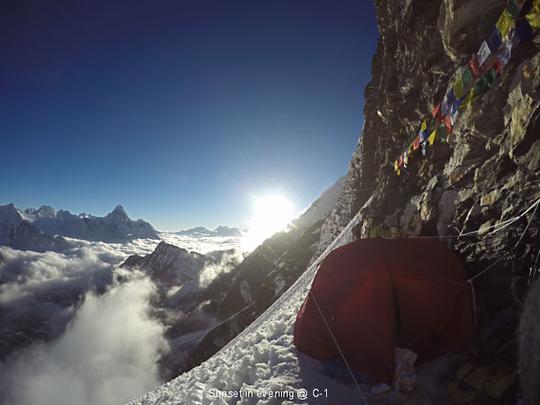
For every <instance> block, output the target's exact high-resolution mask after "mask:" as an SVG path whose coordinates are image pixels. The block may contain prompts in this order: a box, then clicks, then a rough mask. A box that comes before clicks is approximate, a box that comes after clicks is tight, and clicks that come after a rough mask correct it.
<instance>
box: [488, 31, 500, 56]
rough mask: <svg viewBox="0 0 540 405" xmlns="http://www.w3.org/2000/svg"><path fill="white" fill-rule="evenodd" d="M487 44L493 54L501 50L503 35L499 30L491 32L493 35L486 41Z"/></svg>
mask: <svg viewBox="0 0 540 405" xmlns="http://www.w3.org/2000/svg"><path fill="white" fill-rule="evenodd" d="M486 44H487V46H488V47H489V50H490V51H491V53H495V52H497V49H499V46H501V44H502V38H501V33H500V32H499V30H498V29H497V28H493V31H491V35H490V36H489V38H488V39H487V41H486Z"/></svg>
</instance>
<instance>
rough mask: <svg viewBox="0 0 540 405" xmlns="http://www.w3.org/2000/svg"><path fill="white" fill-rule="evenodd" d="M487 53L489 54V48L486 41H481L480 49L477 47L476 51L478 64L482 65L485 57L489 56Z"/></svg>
mask: <svg viewBox="0 0 540 405" xmlns="http://www.w3.org/2000/svg"><path fill="white" fill-rule="evenodd" d="M489 55H491V50H490V49H489V46H488V44H487V42H486V41H484V42H482V45H480V49H478V52H476V56H477V58H478V64H479V65H480V66H482V65H483V64H484V62H485V61H486V60H487V58H489Z"/></svg>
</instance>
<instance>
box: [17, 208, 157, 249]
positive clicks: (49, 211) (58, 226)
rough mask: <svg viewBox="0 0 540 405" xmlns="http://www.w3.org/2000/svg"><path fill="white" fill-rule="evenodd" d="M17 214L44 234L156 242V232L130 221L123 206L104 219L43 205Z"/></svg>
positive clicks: (144, 225) (139, 222)
mask: <svg viewBox="0 0 540 405" xmlns="http://www.w3.org/2000/svg"><path fill="white" fill-rule="evenodd" d="M19 213H20V215H21V217H22V218H24V219H25V220H26V221H28V222H30V223H32V225H33V226H34V227H35V228H36V229H38V230H40V231H42V232H44V233H46V234H48V235H60V236H66V237H70V238H76V239H84V240H90V241H102V242H125V241H127V240H131V239H138V238H150V239H159V238H158V235H157V233H156V231H155V230H154V228H153V227H152V225H150V224H149V223H148V222H146V221H143V220H142V219H138V220H135V221H134V220H131V219H130V218H129V216H128V215H127V213H126V211H125V210H124V207H122V206H121V205H117V206H116V208H114V210H113V211H112V212H110V213H109V214H107V215H106V216H104V217H96V216H93V215H88V214H85V213H82V214H79V215H75V214H72V213H71V212H69V211H67V210H59V211H55V210H54V208H52V207H49V206H47V205H43V206H41V207H40V208H39V209H37V210H36V209H33V208H29V209H26V210H24V211H20V210H19Z"/></svg>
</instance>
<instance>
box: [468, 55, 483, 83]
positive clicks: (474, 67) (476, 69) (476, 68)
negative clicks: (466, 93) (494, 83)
mask: <svg viewBox="0 0 540 405" xmlns="http://www.w3.org/2000/svg"><path fill="white" fill-rule="evenodd" d="M469 68H470V69H471V72H472V74H473V77H474V79H475V80H476V79H477V78H478V77H480V75H481V74H482V69H480V65H479V63H478V58H477V57H476V55H474V56H473V57H472V58H471V60H470V61H469Z"/></svg>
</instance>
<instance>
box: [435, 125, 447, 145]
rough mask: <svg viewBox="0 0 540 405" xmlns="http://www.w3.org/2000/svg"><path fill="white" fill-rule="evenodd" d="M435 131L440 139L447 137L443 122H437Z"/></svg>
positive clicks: (443, 139)
mask: <svg viewBox="0 0 540 405" xmlns="http://www.w3.org/2000/svg"><path fill="white" fill-rule="evenodd" d="M437 133H438V134H439V137H440V138H441V141H443V142H444V141H445V140H446V139H447V138H448V129H447V128H446V125H444V123H443V122H441V123H440V124H439V126H438V127H437Z"/></svg>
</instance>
